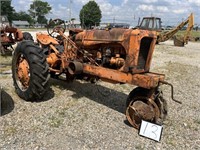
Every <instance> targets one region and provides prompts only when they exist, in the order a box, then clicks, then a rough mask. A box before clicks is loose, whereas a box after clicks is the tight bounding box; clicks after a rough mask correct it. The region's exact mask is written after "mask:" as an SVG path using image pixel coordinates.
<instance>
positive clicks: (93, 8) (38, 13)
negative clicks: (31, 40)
mask: <svg viewBox="0 0 200 150" xmlns="http://www.w3.org/2000/svg"><path fill="white" fill-rule="evenodd" d="M51 10H52V8H51V6H50V5H49V4H48V2H44V1H42V0H34V1H33V3H32V4H30V8H29V10H28V12H25V11H20V12H16V11H15V9H14V7H12V6H11V0H10V1H1V15H6V16H7V17H8V20H9V22H12V21H13V20H21V21H28V22H29V24H30V25H34V24H36V23H39V24H47V22H48V19H47V18H46V17H45V15H47V14H49V13H50V12H51ZM101 17H102V15H101V10H100V8H99V6H98V4H97V3H96V2H95V1H89V2H88V3H87V4H85V5H84V6H83V7H82V9H81V11H80V13H79V18H80V22H81V26H82V27H84V28H91V27H92V26H98V25H99V24H100V22H101Z"/></svg>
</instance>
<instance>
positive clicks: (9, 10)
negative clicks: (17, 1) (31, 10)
mask: <svg viewBox="0 0 200 150" xmlns="http://www.w3.org/2000/svg"><path fill="white" fill-rule="evenodd" d="M0 2H1V3H0V4H1V5H0V8H1V15H6V16H7V17H8V20H9V22H10V23H11V22H12V20H13V17H14V12H15V10H14V8H13V7H12V6H11V0H10V1H0Z"/></svg>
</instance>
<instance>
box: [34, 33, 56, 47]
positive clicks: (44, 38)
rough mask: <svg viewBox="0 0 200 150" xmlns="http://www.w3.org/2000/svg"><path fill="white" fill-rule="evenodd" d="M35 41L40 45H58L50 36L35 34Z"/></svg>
mask: <svg viewBox="0 0 200 150" xmlns="http://www.w3.org/2000/svg"><path fill="white" fill-rule="evenodd" d="M36 38H37V40H38V41H39V42H40V43H41V44H42V45H49V44H53V45H58V44H59V43H58V42H57V41H56V40H55V39H54V38H53V37H51V36H49V35H47V34H43V33H37V34H36Z"/></svg>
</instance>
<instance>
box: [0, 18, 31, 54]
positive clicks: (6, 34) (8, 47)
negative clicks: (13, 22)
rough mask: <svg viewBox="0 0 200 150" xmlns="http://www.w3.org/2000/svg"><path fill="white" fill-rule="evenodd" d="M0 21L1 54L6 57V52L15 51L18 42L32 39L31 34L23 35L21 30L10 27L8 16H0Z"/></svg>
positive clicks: (25, 33)
mask: <svg viewBox="0 0 200 150" xmlns="http://www.w3.org/2000/svg"><path fill="white" fill-rule="evenodd" d="M0 21H1V23H0V32H1V38H0V54H2V55H5V54H6V52H11V51H13V50H14V48H13V45H14V44H16V42H19V41H22V40H23V39H30V38H32V37H31V35H30V33H28V32H24V33H22V31H21V30H20V29H18V28H15V27H12V26H10V23H9V22H8V18H7V16H0Z"/></svg>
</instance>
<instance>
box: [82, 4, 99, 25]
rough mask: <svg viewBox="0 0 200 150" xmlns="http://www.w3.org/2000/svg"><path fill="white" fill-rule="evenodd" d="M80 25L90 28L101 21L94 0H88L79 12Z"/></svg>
mask: <svg viewBox="0 0 200 150" xmlns="http://www.w3.org/2000/svg"><path fill="white" fill-rule="evenodd" d="M79 17H80V22H81V26H82V27H86V28H91V27H92V26H95V25H99V23H100V22H101V17H102V15H101V10H100V8H99V6H98V4H97V3H96V2H95V1H89V2H88V3H87V4H85V5H84V6H83V8H82V9H81V11H80V14H79Z"/></svg>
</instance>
